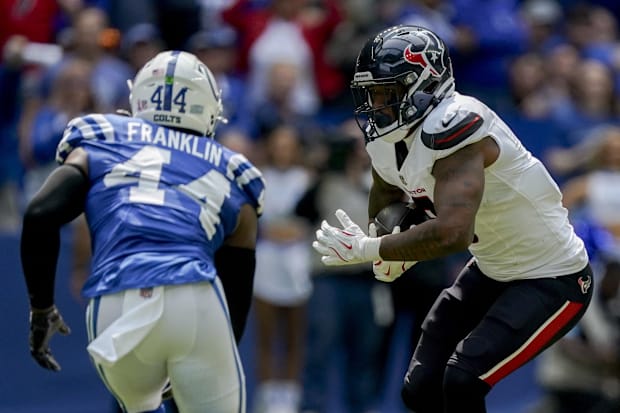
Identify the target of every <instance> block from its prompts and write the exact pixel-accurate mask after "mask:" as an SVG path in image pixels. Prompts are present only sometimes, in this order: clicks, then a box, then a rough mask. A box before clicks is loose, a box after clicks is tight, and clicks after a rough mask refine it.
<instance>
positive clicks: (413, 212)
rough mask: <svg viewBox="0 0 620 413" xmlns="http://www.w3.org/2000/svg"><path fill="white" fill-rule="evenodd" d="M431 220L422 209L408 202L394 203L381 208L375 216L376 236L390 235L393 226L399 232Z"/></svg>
mask: <svg viewBox="0 0 620 413" xmlns="http://www.w3.org/2000/svg"><path fill="white" fill-rule="evenodd" d="M429 219H431V218H430V217H429V216H428V215H427V214H426V211H424V210H423V209H422V208H417V207H416V206H415V204H413V203H408V202H395V203H393V204H390V205H388V206H386V207H385V208H383V209H382V210H381V211H379V213H378V214H377V216H375V225H376V227H377V235H378V236H381V235H386V234H391V233H392V230H393V229H394V227H395V226H399V227H400V230H401V231H406V230H408V229H409V228H410V227H411V226H412V225H418V224H421V223H422V222H424V221H427V220H429Z"/></svg>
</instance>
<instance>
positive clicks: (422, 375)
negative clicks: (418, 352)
mask: <svg viewBox="0 0 620 413" xmlns="http://www.w3.org/2000/svg"><path fill="white" fill-rule="evenodd" d="M441 384H442V375H441V372H439V374H438V372H436V371H432V370H431V369H428V368H424V367H423V366H421V365H419V364H418V365H415V366H414V367H412V368H410V369H409V371H408V372H407V375H406V376H405V383H404V384H403V387H402V390H401V397H402V399H403V403H404V404H405V406H407V408H409V409H411V410H413V411H414V412H416V413H426V412H436V411H442V408H441V406H442V398H443V397H442V389H441ZM438 409H439V410H438Z"/></svg>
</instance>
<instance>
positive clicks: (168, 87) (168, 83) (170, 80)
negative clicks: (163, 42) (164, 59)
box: [164, 50, 181, 110]
mask: <svg viewBox="0 0 620 413" xmlns="http://www.w3.org/2000/svg"><path fill="white" fill-rule="evenodd" d="M180 53H181V52H180V51H178V50H175V51H173V52H172V53H170V54H171V56H172V59H171V60H170V61H169V62H168V67H166V77H165V80H164V82H165V83H164V110H170V109H171V108H172V85H173V84H174V71H175V69H176V67H177V61H178V60H179V54H180Z"/></svg>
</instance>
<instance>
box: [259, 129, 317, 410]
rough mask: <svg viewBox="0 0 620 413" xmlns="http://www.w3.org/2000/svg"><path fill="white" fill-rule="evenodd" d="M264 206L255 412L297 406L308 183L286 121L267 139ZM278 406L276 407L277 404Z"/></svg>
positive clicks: (307, 287)
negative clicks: (302, 213)
mask: <svg viewBox="0 0 620 413" xmlns="http://www.w3.org/2000/svg"><path fill="white" fill-rule="evenodd" d="M266 145H267V146H266V154H267V156H266V161H267V162H266V163H265V164H264V165H262V167H261V170H262V172H263V175H264V178H265V181H266V182H269V185H268V187H267V189H266V190H265V209H264V214H263V218H261V219H262V222H261V224H260V225H259V240H258V243H257V246H256V276H255V280H254V304H253V308H254V313H255V315H256V344H257V345H256V363H257V375H258V377H257V379H258V383H257V388H256V392H255V395H254V411H255V412H256V413H271V412H275V411H278V412H281V413H289V412H290V413H293V412H296V411H297V410H296V409H297V408H298V405H299V400H300V395H301V387H300V379H301V369H302V364H303V351H304V341H305V335H304V333H305V329H306V327H305V325H306V321H305V320H306V303H307V300H308V297H309V296H310V293H311V291H312V284H311V282H310V254H311V252H310V249H309V248H308V242H309V241H308V238H309V234H310V227H309V226H308V225H307V223H306V222H305V221H304V220H303V219H301V218H299V217H297V216H296V215H295V206H296V205H297V203H298V201H299V200H300V199H301V197H302V195H303V194H304V193H305V192H306V190H307V189H308V185H309V182H310V174H309V171H308V170H307V169H306V168H305V167H303V166H302V164H301V163H300V160H301V150H302V148H301V141H300V137H299V135H298V133H297V132H296V130H295V129H294V128H292V127H290V126H284V125H283V126H280V127H278V128H276V129H274V130H273V131H272V132H271V133H270V134H269V136H268V137H267V141H266ZM278 409H280V410H278Z"/></svg>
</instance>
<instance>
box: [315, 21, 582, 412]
mask: <svg viewBox="0 0 620 413" xmlns="http://www.w3.org/2000/svg"><path fill="white" fill-rule="evenodd" d="M351 88H352V91H353V96H354V102H355V113H356V116H357V118H358V120H359V123H360V127H362V128H363V129H364V131H365V134H366V149H367V151H368V153H369V155H370V158H371V160H372V165H373V177H374V182H373V186H372V189H371V193H370V196H369V204H368V213H369V217H370V224H369V234H370V235H371V236H368V235H366V234H365V233H364V231H363V230H362V229H360V226H359V225H358V224H356V223H354V222H352V221H351V220H350V219H349V217H348V216H347V214H346V212H344V211H343V210H338V211H336V216H337V217H338V219H339V220H340V223H341V224H342V228H340V227H334V226H330V225H329V224H327V223H326V222H324V223H323V224H322V225H321V228H320V229H319V230H318V231H317V234H316V238H317V239H316V240H315V242H314V243H313V246H314V248H315V249H316V250H317V251H318V252H319V253H320V254H322V255H323V257H322V260H323V263H324V264H326V265H349V264H355V263H360V262H369V263H370V262H372V263H373V264H372V265H373V270H374V273H375V276H376V278H377V279H379V280H381V281H388V282H389V281H392V280H394V279H395V278H397V277H398V276H400V275H401V274H402V272H403V270H405V269H406V268H408V267H409V266H411V265H413V264H414V263H415V262H417V261H422V260H428V259H433V258H437V257H442V256H446V255H449V254H452V253H456V252H459V251H465V250H467V249H469V251H470V252H471V254H472V255H473V258H472V259H471V261H470V262H469V263H468V264H467V265H466V266H465V268H464V269H463V270H462V271H461V273H460V274H459V276H458V277H457V279H456V280H455V282H454V283H453V285H452V286H451V287H449V288H447V289H445V290H444V291H443V292H442V294H441V295H440V296H439V297H438V299H437V300H436V302H435V305H434V306H433V308H432V309H431V311H430V312H429V314H428V316H427V317H426V320H425V321H424V324H423V334H422V337H421V339H420V340H419V342H418V345H417V347H416V349H415V351H414V354H413V357H412V359H411V364H410V366H409V369H408V371H407V374H406V376H405V379H404V385H403V388H402V398H403V401H404V403H405V405H406V406H407V407H408V408H410V409H412V410H413V411H414V412H416V413H438V412H446V413H456V412H459V413H460V412H467V413H482V412H486V407H485V397H486V394H487V393H488V392H489V391H490V390H491V388H492V387H493V386H494V385H495V384H496V383H497V382H498V381H500V380H501V379H503V378H504V377H506V376H507V375H508V374H510V373H512V372H513V371H515V370H516V369H518V368H519V367H520V366H522V365H523V364H525V363H526V362H528V361H529V360H531V359H532V358H533V357H535V356H536V355H537V354H539V353H540V352H541V351H543V350H544V349H545V348H547V347H548V346H549V345H550V344H552V343H553V342H555V341H557V340H558V339H559V338H560V337H561V336H563V335H564V334H565V333H566V332H567V331H568V330H570V329H571V328H572V327H573V326H574V325H575V324H576V322H577V321H578V320H579V318H580V317H581V316H582V314H583V313H584V311H585V309H586V307H587V306H588V304H589V302H590V297H591V296H592V275H591V270H590V266H589V263H588V256H587V253H586V251H585V248H584V244H583V242H582V240H581V239H580V238H578V237H577V236H576V235H575V232H574V231H573V228H572V226H571V224H570V223H569V221H568V213H567V210H566V209H565V208H564V207H563V206H562V201H561V194H560V191H559V189H558V186H557V185H556V183H555V182H554V181H553V180H552V178H551V177H550V175H549V174H548V173H547V171H546V169H545V167H544V166H543V165H542V163H541V162H540V161H539V160H538V159H536V158H534V157H533V156H532V155H531V153H530V152H528V151H527V149H525V148H524V147H523V146H522V145H521V143H520V142H519V140H518V138H517V137H516V136H515V135H514V134H513V133H512V131H511V130H510V128H509V127H508V126H507V125H506V124H505V123H504V122H503V121H502V119H500V118H499V117H498V116H497V115H496V114H495V113H494V112H493V111H492V110H491V109H489V108H488V107H487V106H485V105H484V104H483V103H482V102H480V101H478V100H477V99H475V98H473V97H470V96H464V95H461V94H459V93H458V92H456V91H455V83H454V78H453V75H452V67H451V63H450V58H449V55H448V49H447V47H446V45H445V44H444V42H443V41H442V40H441V39H440V38H438V37H437V35H435V34H434V33H433V32H431V31H429V30H427V29H424V28H421V27H416V26H396V27H392V28H389V29H387V30H384V31H382V32H381V33H379V34H378V35H377V36H375V37H373V38H371V39H369V41H368V42H367V43H366V44H365V45H364V47H363V48H362V50H361V51H360V53H359V56H358V59H357V63H356V72H355V76H354V79H353V81H352V84H351ZM541 139H544V137H541ZM403 196H405V197H408V198H409V199H410V200H412V201H414V202H415V203H416V205H417V206H418V207H421V208H424V209H425V210H426V211H427V212H428V214H429V215H430V216H432V217H433V218H434V219H431V220H428V221H425V222H423V223H420V224H419V225H416V226H413V227H411V228H400V233H398V229H396V230H395V231H394V233H392V234H388V235H384V236H381V237H373V236H372V235H374V234H376V231H375V229H374V228H373V223H372V220H373V217H374V216H375V215H376V214H377V213H378V211H379V210H381V209H382V208H383V207H385V206H386V205H388V204H390V203H393V202H395V201H399V200H402V198H403Z"/></svg>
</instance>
